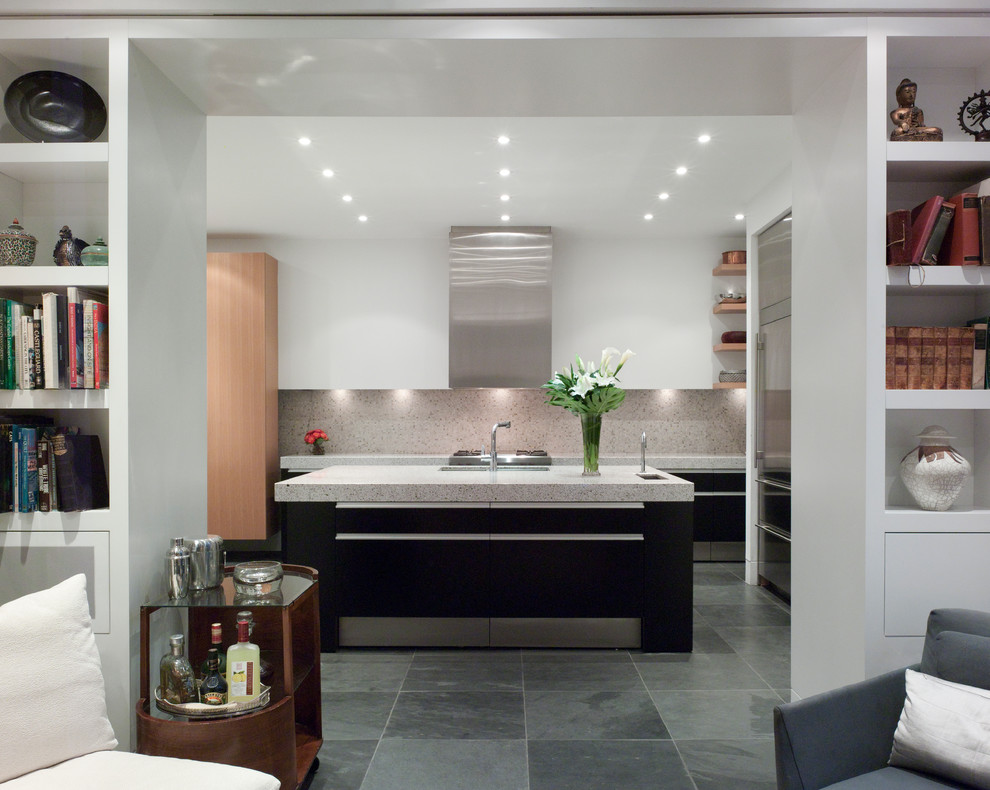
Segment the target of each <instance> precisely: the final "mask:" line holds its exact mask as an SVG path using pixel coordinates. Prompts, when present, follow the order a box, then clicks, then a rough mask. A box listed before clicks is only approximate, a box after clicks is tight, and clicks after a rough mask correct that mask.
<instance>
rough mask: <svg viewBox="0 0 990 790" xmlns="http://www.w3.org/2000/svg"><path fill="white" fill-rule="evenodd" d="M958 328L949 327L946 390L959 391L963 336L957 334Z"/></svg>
mask: <svg viewBox="0 0 990 790" xmlns="http://www.w3.org/2000/svg"><path fill="white" fill-rule="evenodd" d="M956 329H957V327H954V326H950V327H949V338H948V342H947V348H948V350H947V352H946V363H945V388H946V389H950V390H957V389H959V369H960V365H961V363H962V336H961V335H960V334H959V333H958V332H956Z"/></svg>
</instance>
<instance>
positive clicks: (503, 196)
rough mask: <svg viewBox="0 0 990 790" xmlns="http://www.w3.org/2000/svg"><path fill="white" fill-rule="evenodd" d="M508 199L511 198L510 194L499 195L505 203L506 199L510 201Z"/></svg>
mask: <svg viewBox="0 0 990 790" xmlns="http://www.w3.org/2000/svg"><path fill="white" fill-rule="evenodd" d="M508 199H509V196H508V195H501V196H500V197H499V200H501V201H502V202H503V203H505V202H506V201H508Z"/></svg>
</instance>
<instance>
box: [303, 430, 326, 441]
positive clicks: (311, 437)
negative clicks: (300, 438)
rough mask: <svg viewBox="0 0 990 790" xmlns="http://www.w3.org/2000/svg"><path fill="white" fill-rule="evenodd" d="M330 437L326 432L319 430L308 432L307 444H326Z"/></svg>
mask: <svg viewBox="0 0 990 790" xmlns="http://www.w3.org/2000/svg"><path fill="white" fill-rule="evenodd" d="M329 438H330V437H329V436H327V434H326V432H325V431H322V430H320V429H319V428H314V429H313V430H312V431H307V432H306V444H316V443H317V442H325V441H326V440H327V439H329Z"/></svg>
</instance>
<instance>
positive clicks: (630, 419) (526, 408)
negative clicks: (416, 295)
mask: <svg viewBox="0 0 990 790" xmlns="http://www.w3.org/2000/svg"><path fill="white" fill-rule="evenodd" d="M502 420H511V421H512V427H511V428H501V429H499V435H498V438H499V449H500V451H506V452H512V451H515V450H517V449H519V450H522V449H536V448H541V449H544V450H547V451H548V452H549V453H550V455H559V456H574V455H580V454H581V425H580V423H579V421H578V418H577V417H576V416H574V415H573V414H571V413H570V412H568V411H565V410H564V409H561V408H559V407H556V406H549V405H547V404H546V403H545V402H544V393H543V391H542V390H539V389H446V390H280V391H279V395H278V422H279V455H298V454H302V453H308V452H309V451H310V447H309V445H307V444H306V443H305V441H304V440H303V437H304V436H305V434H306V431H308V430H310V429H312V428H322V429H323V430H324V431H326V432H327V435H328V436H329V437H330V439H329V442H327V443H326V445H325V447H326V451H327V452H328V453H334V454H351V455H367V454H377V453H384V454H390V455H402V454H407V453H408V454H410V455H414V454H427V455H432V454H436V455H447V454H449V453H452V452H454V451H455V450H459V449H481V447H482V445H483V446H484V448H485V450H486V451H487V450H488V449H489V448H488V445H489V442H490V435H491V429H492V425H493V424H494V423H495V422H498V421H502ZM643 431H646V437H647V444H648V447H649V453H650V455H681V454H683V455H695V454H697V455H731V454H743V453H745V452H746V395H745V391H744V390H627V392H626V400H625V402H624V403H623V404H622V405H621V406H620V407H619V408H618V409H616V410H615V411H612V412H609V413H608V414H606V415H605V416H604V419H603V422H602V437H601V455H602V456H603V457H604V456H635V457H638V456H639V446H640V436H641V434H642V433H643Z"/></svg>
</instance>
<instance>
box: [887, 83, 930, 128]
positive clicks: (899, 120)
mask: <svg viewBox="0 0 990 790" xmlns="http://www.w3.org/2000/svg"><path fill="white" fill-rule="evenodd" d="M895 95H896V96H897V109H896V110H892V111H891V113H890V120H891V121H893V123H894V131H892V132H891V133H890V139H891V140H941V139H942V130H941V129H939V128H938V127H937V126H925V114H924V113H923V112H922V111H921V110H920V109H919V108H918V107H915V106H914V100H915V99H916V98H917V96H918V83H916V82H911V80H909V79H907V78H906V77H905V78H904V79H902V80H901V83H900V85H898V86H897V90H896V91H895Z"/></svg>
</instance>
